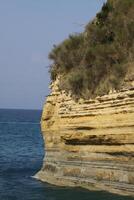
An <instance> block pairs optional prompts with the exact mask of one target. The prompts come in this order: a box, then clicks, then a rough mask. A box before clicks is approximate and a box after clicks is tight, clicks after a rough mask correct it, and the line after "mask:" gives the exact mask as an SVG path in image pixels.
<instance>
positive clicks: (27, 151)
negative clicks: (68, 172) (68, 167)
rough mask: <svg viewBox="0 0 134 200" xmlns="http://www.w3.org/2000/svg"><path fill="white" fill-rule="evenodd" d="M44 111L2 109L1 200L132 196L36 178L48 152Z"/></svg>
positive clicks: (90, 199)
mask: <svg viewBox="0 0 134 200" xmlns="http://www.w3.org/2000/svg"><path fill="white" fill-rule="evenodd" d="M40 116H41V111H34V110H1V109H0V200H75V199H76V200H132V199H134V198H132V197H124V196H118V195H113V194H110V193H106V192H92V191H88V190H84V189H80V188H68V187H56V186H53V185H49V184H47V183H42V182H40V181H37V180H35V179H34V178H32V176H33V175H34V174H35V173H36V172H37V171H38V170H39V169H40V168H41V165H42V160H43V156H44V150H43V148H44V147H43V140H42V137H41V134H40V124H39V121H40Z"/></svg>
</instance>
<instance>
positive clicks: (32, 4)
mask: <svg viewBox="0 0 134 200" xmlns="http://www.w3.org/2000/svg"><path fill="white" fill-rule="evenodd" d="M104 1H105V0H0V108H26V109H28V108H29V109H41V108H42V106H43V103H44V101H45V96H46V95H47V94H48V93H49V90H48V84H49V74H48V68H47V66H48V65H49V64H50V61H49V60H48V58H47V57H48V53H49V52H50V50H51V48H52V46H53V44H57V43H59V42H61V41H62V40H64V39H65V38H66V37H67V36H68V35H69V34H70V33H75V32H81V31H82V30H83V28H84V27H83V26H80V25H79V24H87V23H88V22H89V21H90V20H91V19H92V18H93V17H94V16H95V15H96V12H98V11H99V10H100V8H101V6H102V4H103V3H104Z"/></svg>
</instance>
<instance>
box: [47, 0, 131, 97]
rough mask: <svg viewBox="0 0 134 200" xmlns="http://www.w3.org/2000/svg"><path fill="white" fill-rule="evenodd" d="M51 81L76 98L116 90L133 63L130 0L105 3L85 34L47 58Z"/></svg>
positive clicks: (71, 39) (87, 27)
mask: <svg viewBox="0 0 134 200" xmlns="http://www.w3.org/2000/svg"><path fill="white" fill-rule="evenodd" d="M49 58H50V59H51V60H53V64H52V65H51V66H50V73H51V78H52V80H55V79H56V77H57V76H58V75H60V77H61V79H60V88H61V89H64V90H66V91H67V92H68V91H71V92H72V95H73V96H74V97H76V98H80V97H83V98H89V97H95V96H97V95H103V94H105V93H108V92H109V90H111V89H113V88H115V89H119V88H120V86H121V84H122V81H123V80H124V78H125V76H126V74H127V71H128V66H129V65H128V63H130V62H133V61H134V0H108V1H107V3H105V4H104V5H103V7H102V10H101V11H100V12H99V13H98V14H97V15H96V18H95V20H93V22H90V23H89V24H87V26H86V28H85V31H84V32H83V33H80V34H74V35H70V36H69V37H68V39H66V40H64V41H63V42H62V43H61V44H59V45H57V46H56V45H54V47H53V49H52V51H51V52H50V54H49Z"/></svg>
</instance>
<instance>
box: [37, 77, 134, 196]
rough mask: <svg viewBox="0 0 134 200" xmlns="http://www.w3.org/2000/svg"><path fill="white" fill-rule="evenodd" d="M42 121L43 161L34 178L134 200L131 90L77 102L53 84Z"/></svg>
mask: <svg viewBox="0 0 134 200" xmlns="http://www.w3.org/2000/svg"><path fill="white" fill-rule="evenodd" d="M51 88H52V92H51V94H50V95H49V96H48V97H47V100H46V104H45V106H44V109H43V113H42V119H41V129H42V133H43V137H44V141H45V159H44V163H43V167H42V169H41V170H40V172H38V173H37V174H36V178H38V179H40V180H42V181H46V182H49V183H52V184H56V185H66V186H81V187H85V188H88V189H97V190H107V191H110V192H114V193H119V194H125V195H134V87H133V82H132V84H131V87H129V88H127V89H126V88H125V89H122V90H121V91H118V92H115V91H114V92H113V91H110V93H109V94H108V95H104V96H101V97H97V98H96V99H94V100H92V99H89V100H83V99H80V100H79V102H77V103H76V102H75V101H74V100H73V99H71V96H70V95H66V93H65V92H64V91H63V92H60V91H59V90H58V80H57V81H56V82H55V83H53V84H52V85H51Z"/></svg>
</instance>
